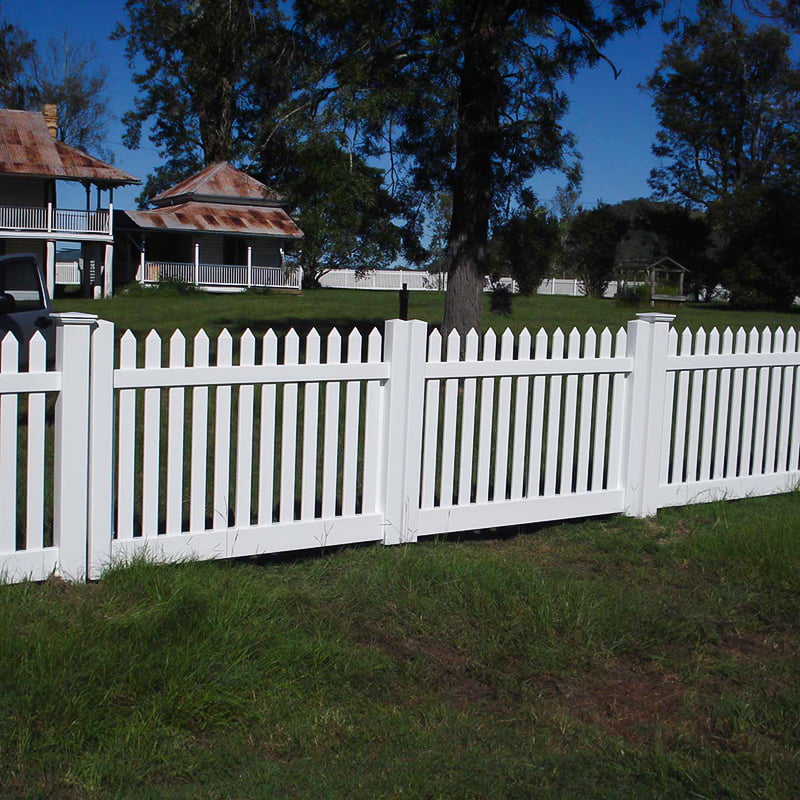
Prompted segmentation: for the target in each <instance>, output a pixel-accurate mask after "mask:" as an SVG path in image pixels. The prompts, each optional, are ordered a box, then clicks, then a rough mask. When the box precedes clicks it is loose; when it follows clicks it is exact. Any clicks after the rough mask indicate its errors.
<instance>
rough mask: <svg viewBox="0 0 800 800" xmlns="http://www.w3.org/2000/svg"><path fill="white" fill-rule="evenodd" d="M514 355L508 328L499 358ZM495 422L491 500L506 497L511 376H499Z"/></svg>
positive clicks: (511, 336) (508, 359)
mask: <svg viewBox="0 0 800 800" xmlns="http://www.w3.org/2000/svg"><path fill="white" fill-rule="evenodd" d="M513 357H514V334H513V333H512V332H511V330H510V329H509V328H506V329H505V331H503V335H502V336H501V337H500V360H501V361H511V360H512V358H513ZM496 417H497V422H496V425H495V427H496V428H497V432H496V435H495V446H494V453H495V455H494V492H493V494H492V500H494V501H497V500H505V499H506V494H507V492H506V478H507V476H508V436H509V429H510V424H511V378H510V377H506V378H500V381H499V387H498V392H497V412H496Z"/></svg>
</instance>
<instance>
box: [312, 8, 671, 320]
mask: <svg viewBox="0 0 800 800" xmlns="http://www.w3.org/2000/svg"><path fill="white" fill-rule="evenodd" d="M657 6H658V3H657V2H654V1H653V0H615V1H614V2H612V3H610V4H606V3H603V4H601V3H592V2H588V0H562V1H560V2H559V1H550V0H548V2H536V3H534V2H532V1H531V0H460V2H452V1H451V0H297V4H296V8H297V14H298V21H299V23H300V24H301V25H303V26H304V28H305V29H306V30H307V31H308V32H309V33H311V34H313V35H314V37H315V44H316V46H317V47H318V48H320V49H321V51H322V52H323V54H324V55H325V56H326V57H327V59H328V61H329V64H330V71H329V73H328V75H327V76H326V78H325V80H324V81H322V82H321V83H320V84H319V87H318V91H317V92H316V94H315V95H313V96H312V97H307V98H306V99H305V100H304V102H305V103H307V104H308V103H321V102H324V103H325V104H326V105H327V106H328V108H329V111H330V118H331V120H332V121H336V122H337V123H338V124H342V125H346V124H347V125H350V126H352V127H353V128H355V129H356V130H357V133H358V141H359V144H360V146H361V147H362V148H363V151H364V152H365V153H368V154H370V155H373V154H376V153H386V154H388V156H389V157H390V158H391V162H392V167H391V170H390V172H391V173H392V177H394V175H395V174H397V175H399V176H401V177H403V178H404V179H405V180H406V183H407V186H409V187H411V188H413V189H414V190H416V191H418V192H421V193H424V194H426V195H428V196H430V195H433V194H435V193H437V192H441V191H445V192H447V193H449V194H451V195H452V215H451V219H450V226H449V232H448V242H447V251H446V256H445V259H446V264H447V271H448V289H447V295H446V300H445V310H444V329H445V331H447V330H449V329H451V328H457V329H459V330H462V331H463V330H467V329H469V328H471V327H479V326H480V319H481V310H482V285H483V279H484V274H485V271H486V246H487V241H488V235H489V226H490V220H491V218H492V214H493V210H494V209H495V208H502V207H504V206H506V205H507V202H508V199H509V198H510V197H515V196H518V195H519V193H520V191H521V190H522V189H523V188H524V186H525V183H526V182H527V181H528V179H529V178H530V177H531V176H532V175H533V174H534V173H535V172H536V171H537V170H540V169H547V168H562V167H563V166H564V164H565V160H566V154H567V151H568V149H569V147H570V146H571V144H572V138H571V136H570V135H569V134H568V133H567V132H565V131H564V129H563V128H562V127H561V125H560V119H561V117H562V115H563V114H564V112H565V110H566V107H567V97H566V95H565V93H564V91H563V89H562V86H563V84H562V83H561V80H562V79H563V78H564V77H566V76H570V75H573V74H574V73H575V71H576V70H578V69H579V68H580V67H581V66H583V65H587V64H588V65H593V64H596V63H597V62H599V61H600V60H601V59H603V55H602V51H601V48H602V47H603V46H604V45H605V44H607V43H608V42H609V41H610V40H611V39H612V38H613V37H614V36H616V35H618V34H620V33H622V32H623V31H625V30H627V29H629V28H631V27H636V26H640V25H642V24H644V22H645V21H646V18H647V15H648V14H649V13H650V12H651V11H653V10H654V9H655V8H656V7H657Z"/></svg>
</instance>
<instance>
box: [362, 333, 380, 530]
mask: <svg viewBox="0 0 800 800" xmlns="http://www.w3.org/2000/svg"><path fill="white" fill-rule="evenodd" d="M382 350H383V336H381V333H380V331H379V330H377V329H376V328H373V329H372V331H371V332H370V334H369V338H368V339H367V363H368V364H378V363H380V361H381V355H382ZM382 400H383V397H382V393H381V385H380V381H367V389H366V408H365V410H364V464H363V471H362V474H363V477H362V486H363V487H364V488H363V500H362V504H361V510H362V513H364V514H368V513H373V512H375V511H377V510H378V486H379V477H378V476H379V474H380V463H379V462H380V446H381V429H382V427H383V420H382V413H383V408H382Z"/></svg>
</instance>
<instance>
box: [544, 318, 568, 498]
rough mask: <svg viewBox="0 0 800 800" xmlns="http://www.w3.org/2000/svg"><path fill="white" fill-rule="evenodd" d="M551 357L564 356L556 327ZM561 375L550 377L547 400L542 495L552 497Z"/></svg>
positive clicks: (558, 424) (555, 471) (560, 331)
mask: <svg viewBox="0 0 800 800" xmlns="http://www.w3.org/2000/svg"><path fill="white" fill-rule="evenodd" d="M550 357H551V358H553V359H556V358H559V359H560V358H563V357H564V333H563V331H562V330H561V328H556V331H555V333H554V334H553V349H552V353H551V356H550ZM562 380H563V379H562V377H561V375H553V376H551V377H550V386H549V390H550V391H549V396H548V402H547V449H546V451H545V464H544V496H545V497H552V496H553V495H555V494H556V491H557V489H558V486H557V483H556V482H557V478H558V451H559V447H558V444H559V434H560V432H561V431H560V429H561V384H562Z"/></svg>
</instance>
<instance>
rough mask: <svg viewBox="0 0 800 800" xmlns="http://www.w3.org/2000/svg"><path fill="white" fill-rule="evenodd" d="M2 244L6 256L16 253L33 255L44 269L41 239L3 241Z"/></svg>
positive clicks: (43, 246) (43, 247)
mask: <svg viewBox="0 0 800 800" xmlns="http://www.w3.org/2000/svg"><path fill="white" fill-rule="evenodd" d="M3 244H4V245H5V254H6V255H7V256H11V255H16V254H17V253H33V254H34V255H35V256H36V257H37V258H38V259H39V263H40V264H41V265H42V268H44V266H45V264H46V259H45V243H44V242H43V241H42V240H41V239H3Z"/></svg>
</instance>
